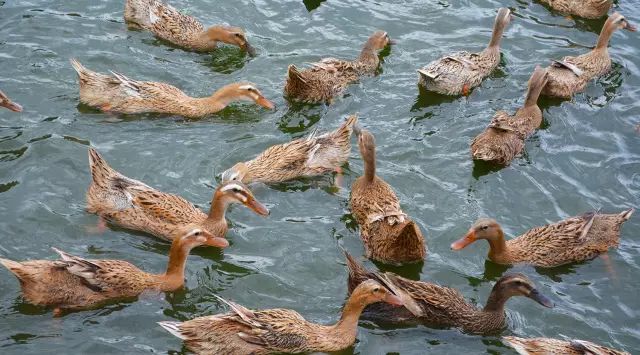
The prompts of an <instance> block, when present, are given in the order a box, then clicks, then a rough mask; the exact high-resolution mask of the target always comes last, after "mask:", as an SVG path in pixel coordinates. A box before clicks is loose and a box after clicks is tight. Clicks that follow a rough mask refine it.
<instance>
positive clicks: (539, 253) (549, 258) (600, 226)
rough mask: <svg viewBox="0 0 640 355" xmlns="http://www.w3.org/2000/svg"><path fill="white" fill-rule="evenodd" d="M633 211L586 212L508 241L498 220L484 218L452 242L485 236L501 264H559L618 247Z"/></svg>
mask: <svg viewBox="0 0 640 355" xmlns="http://www.w3.org/2000/svg"><path fill="white" fill-rule="evenodd" d="M633 211H634V210H633V208H630V209H628V210H626V211H622V212H620V213H618V214H603V213H598V212H590V213H585V214H583V215H582V216H576V217H571V218H567V219H565V220H562V221H560V222H556V223H552V224H547V225H545V226H542V227H537V228H533V229H531V230H529V231H527V232H526V233H524V234H523V235H521V236H519V237H516V238H513V239H510V240H505V238H504V232H503V231H502V228H501V227H500V225H499V224H498V222H496V221H495V220H493V219H486V218H483V219H479V220H478V221H477V222H476V223H475V224H474V225H473V226H472V227H471V228H470V229H469V232H468V233H467V234H466V235H465V236H464V237H462V238H461V239H460V240H458V241H456V242H454V243H453V244H451V249H453V250H460V249H462V248H464V247H466V246H467V245H469V244H471V243H473V242H475V241H476V240H481V239H485V240H486V241H487V242H489V260H491V261H493V262H494V263H497V264H507V265H509V264H516V263H526V264H531V265H534V266H541V267H555V266H560V265H564V264H569V263H574V262H579V261H584V260H589V259H592V258H595V257H596V256H598V255H600V254H602V253H606V252H607V250H609V248H611V247H617V246H618V243H619V242H620V227H621V225H622V223H624V222H626V221H627V220H629V218H630V217H631V214H632V213H633Z"/></svg>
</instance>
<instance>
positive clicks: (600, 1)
mask: <svg viewBox="0 0 640 355" xmlns="http://www.w3.org/2000/svg"><path fill="white" fill-rule="evenodd" d="M540 2H542V3H545V4H547V5H549V6H550V7H551V8H552V9H554V10H556V11H560V12H562V13H565V14H570V15H576V16H580V17H584V18H591V19H595V18H600V17H602V16H604V15H606V14H607V12H609V9H610V8H611V6H612V5H613V0H540Z"/></svg>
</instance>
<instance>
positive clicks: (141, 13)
mask: <svg viewBox="0 0 640 355" xmlns="http://www.w3.org/2000/svg"><path fill="white" fill-rule="evenodd" d="M124 20H125V22H126V23H127V25H128V26H129V27H130V28H134V29H143V30H147V31H150V32H152V33H153V34H154V35H156V36H157V37H158V38H160V39H163V40H165V41H167V42H170V43H173V44H174V45H176V46H178V47H182V48H184V49H187V50H192V51H196V52H209V51H212V50H213V49H215V48H216V47H218V44H219V43H226V44H230V45H234V46H238V47H240V48H241V49H243V50H245V51H246V52H247V53H248V54H249V55H252V56H254V55H255V54H256V53H255V49H253V47H252V46H251V45H250V44H249V42H248V41H247V38H246V36H245V33H244V31H243V30H242V29H241V28H238V27H233V26H223V25H217V26H211V27H209V28H205V27H204V26H203V25H202V23H200V21H198V20H196V19H195V18H194V17H192V16H189V15H185V14H184V13H181V12H180V11H178V10H176V9H175V8H174V7H173V6H171V5H168V4H165V3H163V2H160V1H157V0H127V1H126V5H125V8H124Z"/></svg>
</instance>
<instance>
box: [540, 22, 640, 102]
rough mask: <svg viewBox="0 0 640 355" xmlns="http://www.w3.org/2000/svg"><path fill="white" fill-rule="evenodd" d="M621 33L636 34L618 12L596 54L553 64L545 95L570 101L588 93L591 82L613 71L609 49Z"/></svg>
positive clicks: (565, 59) (590, 53)
mask: <svg viewBox="0 0 640 355" xmlns="http://www.w3.org/2000/svg"><path fill="white" fill-rule="evenodd" d="M618 29H624V30H627V31H631V32H635V31H636V27H635V26H633V25H632V24H630V23H629V21H627V20H626V19H625V18H624V16H622V15H621V14H620V13H618V12H616V13H614V14H613V15H611V16H609V18H607V21H606V22H605V23H604V27H602V31H601V32H600V36H599V37H598V42H597V43H596V46H595V48H594V49H593V50H591V51H590V52H589V53H585V54H582V55H579V56H577V57H571V56H567V57H564V58H562V60H559V61H558V60H555V61H553V62H552V64H551V66H549V69H548V70H549V80H548V82H547V85H546V86H545V87H544V89H543V90H542V95H543V96H551V97H558V98H561V99H570V98H571V97H572V96H573V95H574V94H575V93H578V92H581V91H584V89H585V87H586V86H587V83H589V81H591V79H594V78H596V77H599V76H601V75H603V74H605V73H607V72H608V71H609V70H611V57H610V56H609V50H608V49H607V46H608V45H609V40H610V39H611V36H612V35H613V33H614V32H615V31H616V30H618Z"/></svg>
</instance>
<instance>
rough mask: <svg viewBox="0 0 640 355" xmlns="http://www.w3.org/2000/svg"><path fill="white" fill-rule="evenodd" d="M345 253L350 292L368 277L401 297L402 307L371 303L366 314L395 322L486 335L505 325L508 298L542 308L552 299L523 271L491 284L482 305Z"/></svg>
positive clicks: (442, 287) (549, 303)
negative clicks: (368, 266) (378, 268)
mask: <svg viewBox="0 0 640 355" xmlns="http://www.w3.org/2000/svg"><path fill="white" fill-rule="evenodd" d="M346 255H347V265H348V267H349V281H348V285H349V291H351V290H353V289H354V287H356V288H357V286H358V285H359V284H360V283H361V282H364V281H365V280H368V279H375V280H380V281H382V283H383V284H384V285H385V286H386V287H387V288H389V289H391V290H392V292H393V293H394V294H395V295H396V296H397V297H398V298H400V299H401V300H402V303H403V305H404V306H405V307H402V308H396V309H392V308H389V307H386V305H384V304H378V305H371V306H369V307H367V309H366V310H365V312H366V315H367V317H371V318H375V319H382V320H384V321H391V322H396V323H416V322H419V323H422V324H425V325H428V326H433V327H455V328H460V329H462V330H463V331H465V332H467V333H475V334H488V333H495V332H498V331H500V330H502V329H503V328H504V327H505V326H506V321H505V318H506V315H505V310H504V307H505V304H506V302H507V301H508V300H509V298H511V297H515V296H524V297H528V298H530V299H532V300H534V301H536V302H538V303H539V304H541V305H543V306H545V307H549V308H551V307H553V306H554V305H553V302H551V300H549V299H548V298H547V297H545V296H544V295H542V294H541V293H540V292H539V291H538V290H537V289H536V287H535V286H534V284H533V283H532V282H531V281H530V280H529V279H528V278H527V277H526V276H525V275H523V274H508V275H505V276H503V277H501V278H500V279H499V280H498V282H496V284H495V285H494V286H493V289H492V290H491V293H490V294H489V298H488V299H487V303H486V304H485V306H484V308H482V309H478V308H476V307H475V306H474V305H472V304H470V303H468V302H467V301H466V300H465V299H464V297H463V296H462V294H460V292H458V291H457V290H456V289H453V288H450V287H445V286H440V285H436V284H433V283H428V282H423V281H413V280H409V279H405V278H403V277H400V276H398V275H396V274H393V273H390V272H386V273H384V274H383V273H380V272H371V271H368V270H367V269H365V268H364V266H362V265H360V264H359V263H358V262H357V261H355V259H353V257H351V256H350V255H348V254H346Z"/></svg>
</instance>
